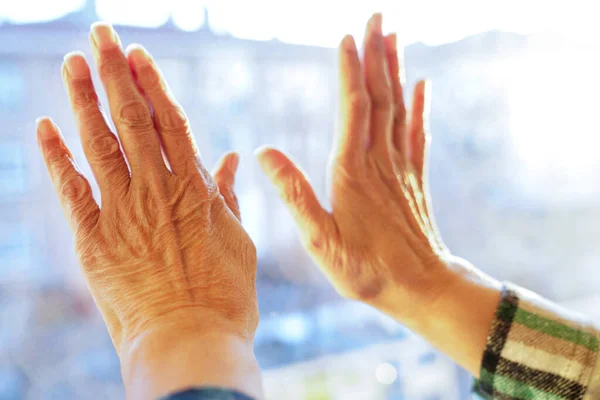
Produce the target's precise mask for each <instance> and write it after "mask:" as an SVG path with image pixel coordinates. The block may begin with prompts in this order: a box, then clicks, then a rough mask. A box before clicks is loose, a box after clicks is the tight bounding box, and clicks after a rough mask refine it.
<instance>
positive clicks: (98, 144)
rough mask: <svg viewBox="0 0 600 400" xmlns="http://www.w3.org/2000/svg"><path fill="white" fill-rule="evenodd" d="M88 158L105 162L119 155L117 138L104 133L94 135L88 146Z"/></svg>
mask: <svg viewBox="0 0 600 400" xmlns="http://www.w3.org/2000/svg"><path fill="white" fill-rule="evenodd" d="M89 150H90V156H91V158H93V159H95V160H107V159H112V158H116V157H117V156H119V155H120V153H121V149H120V147H119V142H118V140H117V138H116V137H115V136H114V135H112V134H109V135H107V134H106V133H105V132H102V133H101V134H98V135H94V137H93V138H92V140H91V141H90V144H89Z"/></svg>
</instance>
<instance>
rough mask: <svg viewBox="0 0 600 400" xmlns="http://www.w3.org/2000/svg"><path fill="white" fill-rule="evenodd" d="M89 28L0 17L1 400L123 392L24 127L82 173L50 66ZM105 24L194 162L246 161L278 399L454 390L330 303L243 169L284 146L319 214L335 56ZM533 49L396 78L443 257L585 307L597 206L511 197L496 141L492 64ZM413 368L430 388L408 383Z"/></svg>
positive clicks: (487, 51) (370, 325)
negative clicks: (418, 98) (418, 132)
mask: <svg viewBox="0 0 600 400" xmlns="http://www.w3.org/2000/svg"><path fill="white" fill-rule="evenodd" d="M90 3H91V2H90ZM95 19H96V17H95V13H94V10H93V7H92V6H91V5H88V6H86V7H85V8H84V9H83V10H82V11H80V12H77V13H74V14H71V15H68V16H66V17H65V18H62V19H60V20H56V21H52V22H49V23H44V24H34V25H25V26H23V25H10V24H5V25H0V121H2V127H3V128H2V130H0V203H1V207H0V260H2V262H1V263H0V264H1V265H0V399H21V398H32V399H33V398H35V399H54V398H57V399H70V398H77V399H88V398H89V399H95V398H115V397H119V396H121V395H122V388H121V385H120V374H119V366H118V360H117V359H116V355H114V351H113V350H112V347H111V346H112V345H111V343H110V340H109V339H108V337H107V334H106V332H105V330H104V328H103V324H102V321H101V320H100V319H99V318H98V315H97V312H96V311H95V308H94V305H93V303H92V302H91V299H90V298H89V295H88V294H87V291H86V290H85V287H84V284H83V281H82V278H81V274H80V273H79V271H78V267H77V262H76V259H75V257H74V254H73V251H72V246H71V236H70V233H69V230H68V227H67V225H66V223H65V222H64V220H63V216H62V214H61V211H60V208H59V206H58V201H57V200H56V199H55V195H54V193H53V189H52V187H51V185H50V182H49V179H48V178H47V176H46V172H45V167H44V165H43V162H42V160H41V157H40V156H39V155H38V150H37V145H36V143H35V134H34V124H35V118H36V117H37V116H41V115H50V116H51V117H52V118H53V119H54V120H55V121H56V122H57V123H58V125H59V126H60V127H61V129H62V131H63V134H64V136H65V137H66V140H67V142H68V143H69V144H70V146H71V148H72V150H73V153H74V156H75V158H76V159H77V161H78V162H79V164H80V165H81V166H82V169H83V171H84V173H86V175H87V176H89V177H91V173H90V170H89V167H88V166H87V164H86V162H85V159H84V157H83V153H82V150H81V147H80V144H79V141H78V139H77V132H76V130H75V126H74V123H73V121H72V117H71V113H70V108H69V107H68V101H67V97H66V94H65V92H64V89H63V88H62V82H61V79H60V65H61V61H62V57H63V55H64V54H65V53H66V52H68V51H71V50H76V49H77V50H83V51H84V52H85V53H86V54H88V59H89V60H91V57H89V52H88V50H87V49H88V47H89V46H88V42H87V37H88V29H89V24H90V23H91V22H93V21H94V20H95ZM207 19H208V20H209V19H210V18H209V16H207ZM117 29H118V30H119V33H120V35H121V37H122V40H123V42H124V44H125V45H127V44H129V43H133V42H139V43H142V44H144V45H145V46H146V47H147V48H148V49H149V50H150V52H151V53H152V54H153V55H154V56H155V58H156V59H157V60H158V63H159V65H160V66H161V68H162V69H163V71H164V74H165V76H166V78H167V80H168V81H169V83H170V85H171V88H172V90H173V92H174V94H175V96H176V97H177V99H178V100H179V101H180V103H181V104H182V105H183V107H184V109H185V110H186V112H187V114H188V116H189V118H190V120H191V125H192V128H193V130H194V133H195V136H196V140H197V142H198V145H199V147H200V149H201V152H202V158H203V161H204V162H205V163H206V164H207V165H209V166H210V165H213V164H214V162H215V161H216V160H217V159H218V157H220V155H221V154H222V153H223V152H225V151H227V150H231V149H235V150H236V151H238V152H240V154H241V155H242V164H241V167H240V171H239V177H238V179H237V192H238V197H239V199H240V202H241V209H242V216H243V219H244V225H245V226H246V228H247V229H248V231H249V232H250V234H251V236H252V237H253V239H254V240H255V242H256V243H257V247H258V250H259V256H260V262H259V274H258V286H259V296H260V307H261V314H262V322H261V326H260V328H259V332H258V335H257V354H258V357H259V360H260V363H261V365H262V366H264V367H266V368H268V369H269V372H268V373H267V375H266V381H267V386H268V390H270V393H271V398H273V399H276V398H283V397H281V395H278V394H277V393H281V392H280V390H281V388H282V387H286V386H285V385H286V383H285V382H288V383H289V385H292V386H293V385H299V387H302V388H303V389H302V390H301V391H298V392H297V393H303V396H304V397H300V395H298V396H299V397H298V399H300V398H302V399H328V398H331V399H338V398H339V399H342V398H343V399H354V398H356V399H363V398H373V399H415V400H416V399H433V398H435V399H444V400H446V399H448V400H450V399H465V398H467V396H468V391H469V383H468V382H469V378H468V376H467V375H466V374H465V373H464V372H463V371H462V370H460V369H459V368H458V367H455V366H454V365H453V364H451V363H450V362H449V361H448V360H446V359H445V358H443V357H442V356H440V355H438V354H437V353H435V352H434V351H432V350H431V348H429V347H428V346H427V345H425V344H424V343H422V342H421V341H420V340H419V339H417V338H415V337H414V336H412V334H410V333H409V332H406V331H405V330H404V329H402V328H401V327H399V326H398V325H397V324H395V323H394V322H393V321H390V320H389V319H387V318H386V317H383V316H380V315H379V314H377V313H375V312H374V311H373V310H370V309H369V308H367V307H362V306H360V305H357V304H355V303H350V302H344V301H341V300H340V299H339V298H338V296H337V295H335V293H334V292H333V290H332V289H331V288H330V287H329V285H328V284H327V283H326V282H325V280H324V278H323V277H322V276H321V275H320V273H319V272H318V271H317V269H316V267H315V266H314V265H313V263H312V262H311V261H310V259H309V258H308V257H307V256H306V255H305V253H304V251H303V250H302V249H301V247H300V245H299V242H298V240H297V238H296V232H295V228H294V227H293V224H292V223H291V218H290V217H289V215H288V214H287V212H286V210H285V209H284V207H283V206H282V205H281V203H280V202H279V200H278V198H277V196H276V193H275V192H274V190H273V189H272V188H271V186H270V185H269V184H268V183H267V181H266V180H265V179H264V178H263V177H262V174H261V173H260V171H259V169H258V167H257V165H256V163H255V162H254V160H253V156H252V153H253V151H254V149H255V148H256V147H258V146H260V145H262V144H266V143H268V144H273V145H276V146H279V147H281V148H283V149H284V150H286V151H288V152H289V153H290V154H291V155H292V156H293V157H294V159H295V160H296V161H298V162H299V163H300V164H301V165H302V166H303V167H304V169H305V170H306V171H307V173H308V174H309V176H310V178H311V180H312V182H313V184H314V185H315V188H316V189H317V192H318V195H319V197H320V198H321V199H322V200H323V202H324V203H325V204H326V174H325V173H324V171H325V168H326V165H327V161H328V153H329V149H330V146H331V143H332V140H333V136H334V132H335V125H336V124H335V120H336V118H335V116H336V112H337V111H336V99H337V97H336V96H337V93H338V91H337V77H336V57H335V52H334V51H333V50H331V49H325V48H317V47H308V46H296V45H288V44H284V43H280V42H277V41H269V42H255V41H245V40H240V39H236V38H234V37H231V36H227V35H215V34H213V33H212V32H211V31H210V30H209V29H207V28H203V29H200V30H198V31H196V32H182V31H179V30H177V29H176V28H175V27H174V26H173V25H172V24H170V23H167V24H166V25H164V26H162V27H160V28H158V29H141V28H134V27H117ZM530 53H531V48H530V47H529V46H528V40H527V38H525V37H522V36H518V35H511V34H504V33H498V32H492V33H488V34H482V35H478V36H474V37H470V38H466V39H464V40H462V41H459V42H457V43H453V44H449V45H444V46H438V47H427V46H424V45H421V44H416V45H413V46H409V47H408V48H406V52H405V54H406V60H407V73H408V76H407V77H408V85H407V86H408V87H409V88H412V86H413V84H414V83H415V82H416V80H417V79H418V78H421V77H429V78H431V79H432V80H433V83H434V85H433V88H434V89H433V99H434V103H433V108H432V120H431V128H432V132H433V149H432V165H431V186H432V192H433V193H432V195H433V199H434V207H435V210H436V217H437V220H438V224H439V226H440V229H441V231H442V234H443V237H444V238H445V239H446V241H447V244H448V245H449V247H450V248H451V249H452V250H453V251H455V252H456V253H457V254H458V255H461V256H464V257H465V258H467V259H469V260H471V261H472V262H473V263H474V264H475V265H477V266H478V267H480V268H482V269H483V270H485V271H487V272H489V273H490V274H492V275H494V276H497V277H499V278H501V279H509V280H512V281H515V282H517V283H520V284H522V285H525V286H528V287H530V288H532V289H534V290H537V291H539V292H541V293H542V294H545V295H547V296H549V297H551V298H553V299H556V300H577V299H581V298H583V299H585V298H587V296H591V295H594V294H595V293H597V289H596V287H597V286H598V284H599V283H600V278H599V277H598V274H597V273H596V274H590V273H589V271H590V270H592V269H593V268H596V265H597V264H598V261H599V260H600V253H599V251H598V250H597V249H596V246H595V245H594V243H595V238H596V237H597V235H596V233H597V229H598V228H597V226H600V225H599V224H597V222H600V207H598V205H596V204H594V203H591V202H586V201H576V202H572V203H566V204H565V203H560V204H557V203H554V202H552V201H546V199H545V197H544V196H541V195H540V196H536V193H535V192H534V193H533V195H532V194H531V191H526V190H523V185H524V182H526V181H524V177H526V176H527V171H525V170H524V168H523V164H522V163H521V161H520V159H519V157H518V153H517V152H516V151H515V147H514V142H513V139H512V138H511V136H510V135H509V134H507V132H509V131H510V129H511V126H510V123H509V121H510V106H509V101H510V93H508V92H507V87H506V85H504V81H503V80H502V79H504V78H503V76H502V75H501V74H498V70H502V68H503V66H504V65H509V64H511V63H515V62H526V60H527V57H529V55H528V54H530ZM417 74H418V75H417ZM95 78H97V76H95ZM500 78H502V79H500ZM96 82H98V80H97V79H96ZM101 98H102V99H104V97H103V96H101ZM540 151H543V148H542V149H541V150H540ZM557 179H558V178H557ZM557 182H558V181H557ZM592 185H595V187H597V186H598V184H597V183H594V184H592ZM96 194H97V192H96ZM580 276H581V277H580ZM586 277H587V278H586ZM577 304H580V305H581V304H583V305H581V307H584V306H585V305H586V304H589V303H588V302H586V301H582V302H579V303H577ZM391 354H392V355H391ZM340 360H341V361H340ZM381 363H389V364H392V365H394V366H395V367H394V368H395V369H396V370H397V371H398V379H397V380H395V381H394V382H393V383H391V384H382V383H381V382H378V381H377V380H375V369H376V367H377V366H378V365H379V364H381ZM349 365H351V366H352V365H355V366H356V367H351V368H349V367H348V366H349ZM411 371H412V373H411ZM415 371H417V372H418V375H415ZM417 376H418V377H419V379H421V380H423V379H425V380H424V382H428V384H427V385H423V386H422V387H421V386H419V385H418V384H417V383H415V381H416V380H417V381H418V379H416V377H417ZM424 377H425V378H424ZM427 379H429V380H427ZM332 382H333V383H332ZM282 385H283V386H282ZM436 385H437V386H436ZM344 388H353V389H352V393H354V396H355V397H351V396H352V395H351V394H349V393H348V392H344ZM286 398H287V397H286Z"/></svg>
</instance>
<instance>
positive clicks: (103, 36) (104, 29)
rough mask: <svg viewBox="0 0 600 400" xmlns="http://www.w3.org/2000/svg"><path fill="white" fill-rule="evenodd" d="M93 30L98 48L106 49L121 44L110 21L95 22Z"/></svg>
mask: <svg viewBox="0 0 600 400" xmlns="http://www.w3.org/2000/svg"><path fill="white" fill-rule="evenodd" d="M91 30H92V36H93V38H94V42H96V46H97V47H98V49H100V50H106V49H110V48H112V47H115V46H118V45H119V37H118V36H117V33H116V32H115V30H114V28H113V27H112V25H111V24H110V23H108V22H102V21H101V22H94V23H93V24H92V28H91Z"/></svg>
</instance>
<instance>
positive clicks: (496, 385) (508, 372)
mask: <svg viewBox="0 0 600 400" xmlns="http://www.w3.org/2000/svg"><path fill="white" fill-rule="evenodd" d="M599 338H600V331H599V330H598V328H597V327H595V326H594V325H592V324H591V323H590V322H588V321H587V320H586V318H585V317H583V316H581V315H578V314H575V313H572V312H568V311H566V310H564V309H562V308H560V307H558V306H557V305H556V304H553V303H551V302H549V301H547V300H544V299H542V298H540V297H539V296H537V295H535V294H534V293H532V292H530V291H528V290H525V289H522V288H519V287H517V286H515V285H512V284H506V285H505V289H504V292H503V294H502V300H501V302H500V305H499V306H498V310H497V312H496V319H495V321H494V322H493V324H492V328H491V330H490V334H489V336H488V339H487V347H486V350H485V352H484V354H483V359H482V363H481V373H480V379H479V380H478V381H477V382H476V384H475V391H476V392H477V393H479V394H480V395H481V396H482V397H484V398H485V399H500V400H509V399H523V400H530V399H534V400H535V399H540V400H541V399H544V400H575V399H577V400H591V399H600V357H598V342H599Z"/></svg>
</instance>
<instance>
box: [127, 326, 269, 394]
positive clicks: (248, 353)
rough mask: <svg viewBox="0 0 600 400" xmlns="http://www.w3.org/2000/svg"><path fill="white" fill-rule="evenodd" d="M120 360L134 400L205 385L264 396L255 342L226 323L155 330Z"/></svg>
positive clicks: (135, 342) (129, 346) (136, 339)
mask: <svg viewBox="0 0 600 400" xmlns="http://www.w3.org/2000/svg"><path fill="white" fill-rule="evenodd" d="M120 358H121V373H122V376H123V381H124V383H125V390H126V393H127V398H128V399H155V398H160V397H161V396H165V395H168V394H170V393H174V392H178V391H181V390H185V389H187V388H192V387H203V386H213V387H214V386H216V387H224V388H230V389H234V390H237V391H240V392H242V393H246V394H248V395H250V396H253V397H254V398H256V399H258V398H261V396H262V388H261V380H260V379H261V378H260V369H259V366H258V363H257V361H256V358H255V356H254V350H253V339H252V338H251V337H245V336H243V335H240V334H238V333H234V332H232V331H231V330H229V329H223V328H222V326H220V325H217V326H214V327H210V326H207V324H206V322H204V323H202V324H198V323H195V322H194V321H186V322H180V323H169V324H164V325H160V326H153V327H150V328H148V329H147V330H146V331H144V332H143V333H141V334H139V335H137V336H135V337H133V338H130V339H128V340H126V341H124V342H123V343H122V346H121V349H120Z"/></svg>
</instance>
